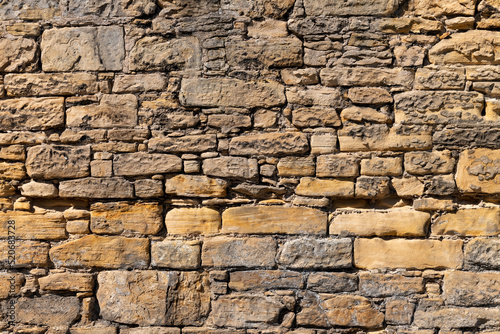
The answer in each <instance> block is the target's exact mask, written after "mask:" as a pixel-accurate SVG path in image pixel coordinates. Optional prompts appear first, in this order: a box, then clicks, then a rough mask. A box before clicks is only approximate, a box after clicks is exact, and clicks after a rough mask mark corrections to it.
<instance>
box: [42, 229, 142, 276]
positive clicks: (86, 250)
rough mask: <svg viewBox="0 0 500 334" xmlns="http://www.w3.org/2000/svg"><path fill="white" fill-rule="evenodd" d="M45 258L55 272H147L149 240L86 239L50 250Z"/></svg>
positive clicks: (94, 236)
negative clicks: (105, 269)
mask: <svg viewBox="0 0 500 334" xmlns="http://www.w3.org/2000/svg"><path fill="white" fill-rule="evenodd" d="M49 255H50V260H51V261H52V262H53V263H54V265H55V266H56V267H57V268H58V267H69V268H85V267H87V268H88V267H93V268H109V269H128V268H134V269H135V268H147V267H148V266H149V239H146V238H125V237H118V236H117V237H115V236H113V237H104V236H97V235H88V236H85V237H83V238H80V239H77V240H73V241H69V242H66V243H64V244H61V245H58V246H54V247H52V248H51V249H50V252H49Z"/></svg>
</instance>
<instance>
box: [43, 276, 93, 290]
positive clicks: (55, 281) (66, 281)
mask: <svg viewBox="0 0 500 334" xmlns="http://www.w3.org/2000/svg"><path fill="white" fill-rule="evenodd" d="M38 283H39V284H40V289H42V290H47V291H72V292H81V291H92V290H93V288H94V276H93V275H92V274H80V273H68V272H67V273H60V274H50V275H48V276H45V277H40V278H39V279H38Z"/></svg>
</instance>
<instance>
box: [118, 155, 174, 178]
mask: <svg viewBox="0 0 500 334" xmlns="http://www.w3.org/2000/svg"><path fill="white" fill-rule="evenodd" d="M181 170H182V160H181V158H179V157H177V156H175V155H169V154H151V153H146V152H136V153H125V154H115V155H114V156H113V172H114V174H115V175H116V176H139V175H153V174H165V173H175V172H180V171H181Z"/></svg>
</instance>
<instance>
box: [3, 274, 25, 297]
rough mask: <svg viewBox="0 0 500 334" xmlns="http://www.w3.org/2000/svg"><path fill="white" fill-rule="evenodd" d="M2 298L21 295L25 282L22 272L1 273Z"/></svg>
mask: <svg viewBox="0 0 500 334" xmlns="http://www.w3.org/2000/svg"><path fill="white" fill-rule="evenodd" d="M0 282H1V285H0V298H1V299H6V298H9V296H14V295H19V293H20V291H21V287H22V286H23V284H24V275H23V274H22V273H0Z"/></svg>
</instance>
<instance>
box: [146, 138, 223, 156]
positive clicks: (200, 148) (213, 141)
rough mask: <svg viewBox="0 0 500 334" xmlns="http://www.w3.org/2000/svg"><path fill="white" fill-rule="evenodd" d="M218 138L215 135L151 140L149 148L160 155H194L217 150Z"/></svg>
mask: <svg viewBox="0 0 500 334" xmlns="http://www.w3.org/2000/svg"><path fill="white" fill-rule="evenodd" d="M216 147H217V137H216V136H215V135H192V136H182V137H159V138H152V139H150V140H149V148H150V150H151V151H153V152H160V153H171V152H179V153H193V152H204V151H210V150H215V149H216Z"/></svg>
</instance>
